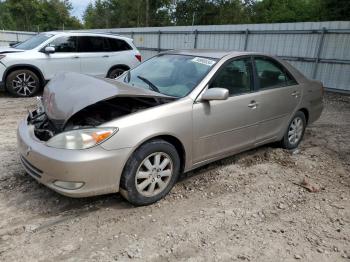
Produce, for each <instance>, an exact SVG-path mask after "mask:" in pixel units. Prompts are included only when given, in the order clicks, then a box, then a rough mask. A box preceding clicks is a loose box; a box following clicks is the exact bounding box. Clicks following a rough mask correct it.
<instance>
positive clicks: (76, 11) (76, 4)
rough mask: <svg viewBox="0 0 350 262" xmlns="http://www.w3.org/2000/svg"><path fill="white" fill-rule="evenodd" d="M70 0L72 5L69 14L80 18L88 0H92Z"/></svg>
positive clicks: (90, 0) (92, 0)
mask: <svg viewBox="0 0 350 262" xmlns="http://www.w3.org/2000/svg"><path fill="white" fill-rule="evenodd" d="M70 2H71V3H72V5H73V10H72V11H71V14H72V15H73V16H76V17H77V18H79V19H80V20H82V18H83V14H84V11H85V8H86V7H87V5H88V4H89V3H90V2H91V3H93V2H94V0H70Z"/></svg>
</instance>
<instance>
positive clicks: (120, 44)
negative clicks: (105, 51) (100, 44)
mask: <svg viewBox="0 0 350 262" xmlns="http://www.w3.org/2000/svg"><path fill="white" fill-rule="evenodd" d="M106 39H107V40H108V41H109V46H110V51H112V52H118V51H125V50H131V49H132V48H131V47H130V45H129V44H128V43H127V42H125V41H124V40H121V39H115V38H106Z"/></svg>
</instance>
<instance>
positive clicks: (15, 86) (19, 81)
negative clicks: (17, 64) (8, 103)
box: [6, 69, 40, 97]
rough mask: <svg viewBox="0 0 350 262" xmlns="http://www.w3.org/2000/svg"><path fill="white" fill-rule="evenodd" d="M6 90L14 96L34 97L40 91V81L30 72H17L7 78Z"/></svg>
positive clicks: (24, 70) (25, 70) (23, 70)
mask: <svg viewBox="0 0 350 262" xmlns="http://www.w3.org/2000/svg"><path fill="white" fill-rule="evenodd" d="M6 89H7V91H8V92H9V93H11V94H12V95H14V96H19V97H29V96H33V95H35V94H36V93H37V92H38V91H39V90H40V79H39V77H38V76H37V75H36V74H35V73H33V72H32V71H30V70H27V69H21V70H15V71H13V72H11V73H10V74H9V75H8V76H7V78H6Z"/></svg>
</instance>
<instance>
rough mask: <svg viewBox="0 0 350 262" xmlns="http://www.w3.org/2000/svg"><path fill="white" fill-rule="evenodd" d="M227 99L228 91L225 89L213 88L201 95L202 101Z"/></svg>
mask: <svg viewBox="0 0 350 262" xmlns="http://www.w3.org/2000/svg"><path fill="white" fill-rule="evenodd" d="M227 98H228V90H227V89H226V88H220V87H214V88H209V89H207V90H206V91H205V92H204V94H203V95H202V100H205V101H210V100H226V99H227Z"/></svg>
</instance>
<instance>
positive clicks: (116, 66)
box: [106, 64, 130, 77]
mask: <svg viewBox="0 0 350 262" xmlns="http://www.w3.org/2000/svg"><path fill="white" fill-rule="evenodd" d="M116 68H120V69H123V70H125V71H127V70H130V67H129V66H128V65H125V64H118V65H113V66H111V68H110V69H109V70H108V72H107V75H106V77H108V76H109V74H110V72H111V71H112V70H113V69H116Z"/></svg>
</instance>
